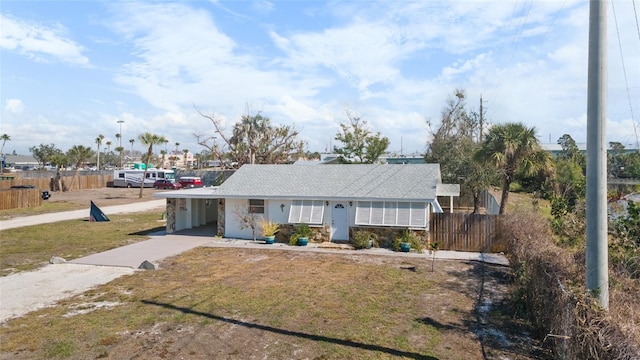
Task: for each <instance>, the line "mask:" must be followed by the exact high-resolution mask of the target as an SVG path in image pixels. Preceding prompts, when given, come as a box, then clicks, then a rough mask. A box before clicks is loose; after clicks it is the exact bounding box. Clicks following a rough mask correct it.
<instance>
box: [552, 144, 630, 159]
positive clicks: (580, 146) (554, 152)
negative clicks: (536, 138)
mask: <svg viewBox="0 0 640 360" xmlns="http://www.w3.org/2000/svg"><path fill="white" fill-rule="evenodd" d="M540 146H541V147H542V149H543V150H545V151H548V152H550V153H551V155H553V157H558V155H559V154H560V153H561V152H562V146H560V144H558V143H546V144H540ZM576 146H577V147H578V150H580V152H582V153H583V154H586V153H587V143H576ZM624 150H625V151H626V152H627V153H631V152H638V149H637V148H633V147H625V149H624Z"/></svg>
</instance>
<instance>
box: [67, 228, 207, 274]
mask: <svg viewBox="0 0 640 360" xmlns="http://www.w3.org/2000/svg"><path fill="white" fill-rule="evenodd" d="M210 242H211V238H206V237H193V236H182V237H180V238H179V239H176V238H175V237H173V236H170V235H167V236H162V235H160V236H153V237H152V238H151V239H150V240H145V241H141V242H138V243H135V244H131V245H127V246H123V247H119V248H115V249H112V250H108V251H105V252H101V253H97V254H93V255H89V256H85V257H83V258H78V259H74V260H71V261H69V263H71V264H84V265H100V266H123V267H131V268H134V269H137V268H138V267H139V266H140V264H142V262H144V261H145V260H146V261H149V262H151V263H154V262H156V261H159V260H162V259H164V258H167V257H170V256H174V255H178V254H180V253H183V252H185V251H188V250H191V249H193V248H196V247H198V246H203V245H206V244H207V243H210Z"/></svg>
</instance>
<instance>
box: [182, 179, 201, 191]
mask: <svg viewBox="0 0 640 360" xmlns="http://www.w3.org/2000/svg"><path fill="white" fill-rule="evenodd" d="M179 182H180V185H182V187H183V188H192V187H201V186H202V179H201V178H200V177H199V176H183V177H181V178H180V181H179Z"/></svg>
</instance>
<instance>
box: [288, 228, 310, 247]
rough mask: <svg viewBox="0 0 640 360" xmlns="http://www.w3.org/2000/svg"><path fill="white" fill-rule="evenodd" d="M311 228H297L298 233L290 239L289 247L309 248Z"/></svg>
mask: <svg viewBox="0 0 640 360" xmlns="http://www.w3.org/2000/svg"><path fill="white" fill-rule="evenodd" d="M309 235H311V228H310V227H309V225H307V224H299V225H298V226H296V232H295V233H293V235H291V237H290V238H289V245H298V246H307V244H308V243H309Z"/></svg>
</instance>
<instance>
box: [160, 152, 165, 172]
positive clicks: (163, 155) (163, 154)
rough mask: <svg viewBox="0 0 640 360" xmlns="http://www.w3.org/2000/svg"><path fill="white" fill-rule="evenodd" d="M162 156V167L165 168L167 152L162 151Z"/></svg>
mask: <svg viewBox="0 0 640 360" xmlns="http://www.w3.org/2000/svg"><path fill="white" fill-rule="evenodd" d="M160 155H162V167H163V168H164V159H165V157H166V156H167V150H160Z"/></svg>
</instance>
